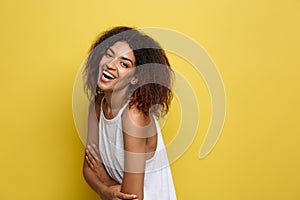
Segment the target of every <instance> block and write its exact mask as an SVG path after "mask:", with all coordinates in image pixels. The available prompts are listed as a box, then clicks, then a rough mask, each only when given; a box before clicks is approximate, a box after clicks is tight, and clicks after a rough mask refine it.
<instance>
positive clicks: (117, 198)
mask: <svg viewBox="0 0 300 200" xmlns="http://www.w3.org/2000/svg"><path fill="white" fill-rule="evenodd" d="M97 116H99V110H95V104H94V103H91V105H90V108H89V120H88V138H87V144H88V145H87V148H86V152H85V159H84V164H83V176H84V178H85V180H86V182H87V183H88V184H89V186H90V187H91V188H92V189H93V190H94V191H95V192H96V193H97V194H98V195H99V196H100V197H101V198H102V199H103V200H122V199H136V197H137V195H133V194H134V193H128V194H125V193H122V192H120V190H121V185H120V183H118V182H116V181H114V180H113V179H112V178H111V177H110V176H109V175H108V173H107V171H106V169H105V167H104V165H103V163H102V162H101V160H100V159H99V152H98V149H99V148H98V130H99V129H98V119H97Z"/></svg>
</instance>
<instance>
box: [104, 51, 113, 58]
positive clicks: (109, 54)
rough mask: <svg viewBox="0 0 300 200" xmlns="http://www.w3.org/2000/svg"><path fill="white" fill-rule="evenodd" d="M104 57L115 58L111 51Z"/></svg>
mask: <svg viewBox="0 0 300 200" xmlns="http://www.w3.org/2000/svg"><path fill="white" fill-rule="evenodd" d="M104 55H105V56H106V57H108V58H112V57H113V55H112V53H110V52H109V51H106V52H105V54H104Z"/></svg>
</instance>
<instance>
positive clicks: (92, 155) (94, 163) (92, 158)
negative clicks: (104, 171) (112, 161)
mask: <svg viewBox="0 0 300 200" xmlns="http://www.w3.org/2000/svg"><path fill="white" fill-rule="evenodd" d="M98 155H99V151H98V150H97V147H96V145H95V144H93V145H92V146H90V145H87V148H86V155H85V160H86V161H87V163H88V165H89V167H90V168H91V169H92V170H93V171H94V172H95V174H96V175H97V176H98V177H99V178H100V170H99V169H100V167H101V161H100V158H99V156H98Z"/></svg>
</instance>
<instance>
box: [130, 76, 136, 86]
mask: <svg viewBox="0 0 300 200" xmlns="http://www.w3.org/2000/svg"><path fill="white" fill-rule="evenodd" d="M137 82H138V78H137V77H133V78H132V79H131V81H130V83H131V84H132V85H135V84H137Z"/></svg>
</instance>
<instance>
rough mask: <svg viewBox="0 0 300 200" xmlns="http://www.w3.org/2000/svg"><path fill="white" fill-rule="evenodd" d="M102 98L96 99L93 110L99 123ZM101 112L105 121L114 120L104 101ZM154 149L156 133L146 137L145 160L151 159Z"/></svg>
mask: <svg viewBox="0 0 300 200" xmlns="http://www.w3.org/2000/svg"><path fill="white" fill-rule="evenodd" d="M102 98H103V97H99V98H98V99H97V101H96V102H95V110H96V115H97V119H98V121H99V119H100V111H101V101H102ZM102 110H103V112H104V115H105V117H106V118H107V119H113V118H114V115H113V113H112V112H111V111H109V110H108V109H107V108H106V106H105V101H104V102H103V107H102ZM129 112H130V109H129ZM148 117H149V119H148V120H149V123H151V122H153V120H151V119H150V116H148ZM151 124H152V125H151V126H153V130H155V125H154V123H151ZM156 147H157V133H155V134H153V135H152V136H150V137H148V138H147V141H146V153H147V160H148V159H150V158H152V156H153V155H154V152H155V150H156Z"/></svg>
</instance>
